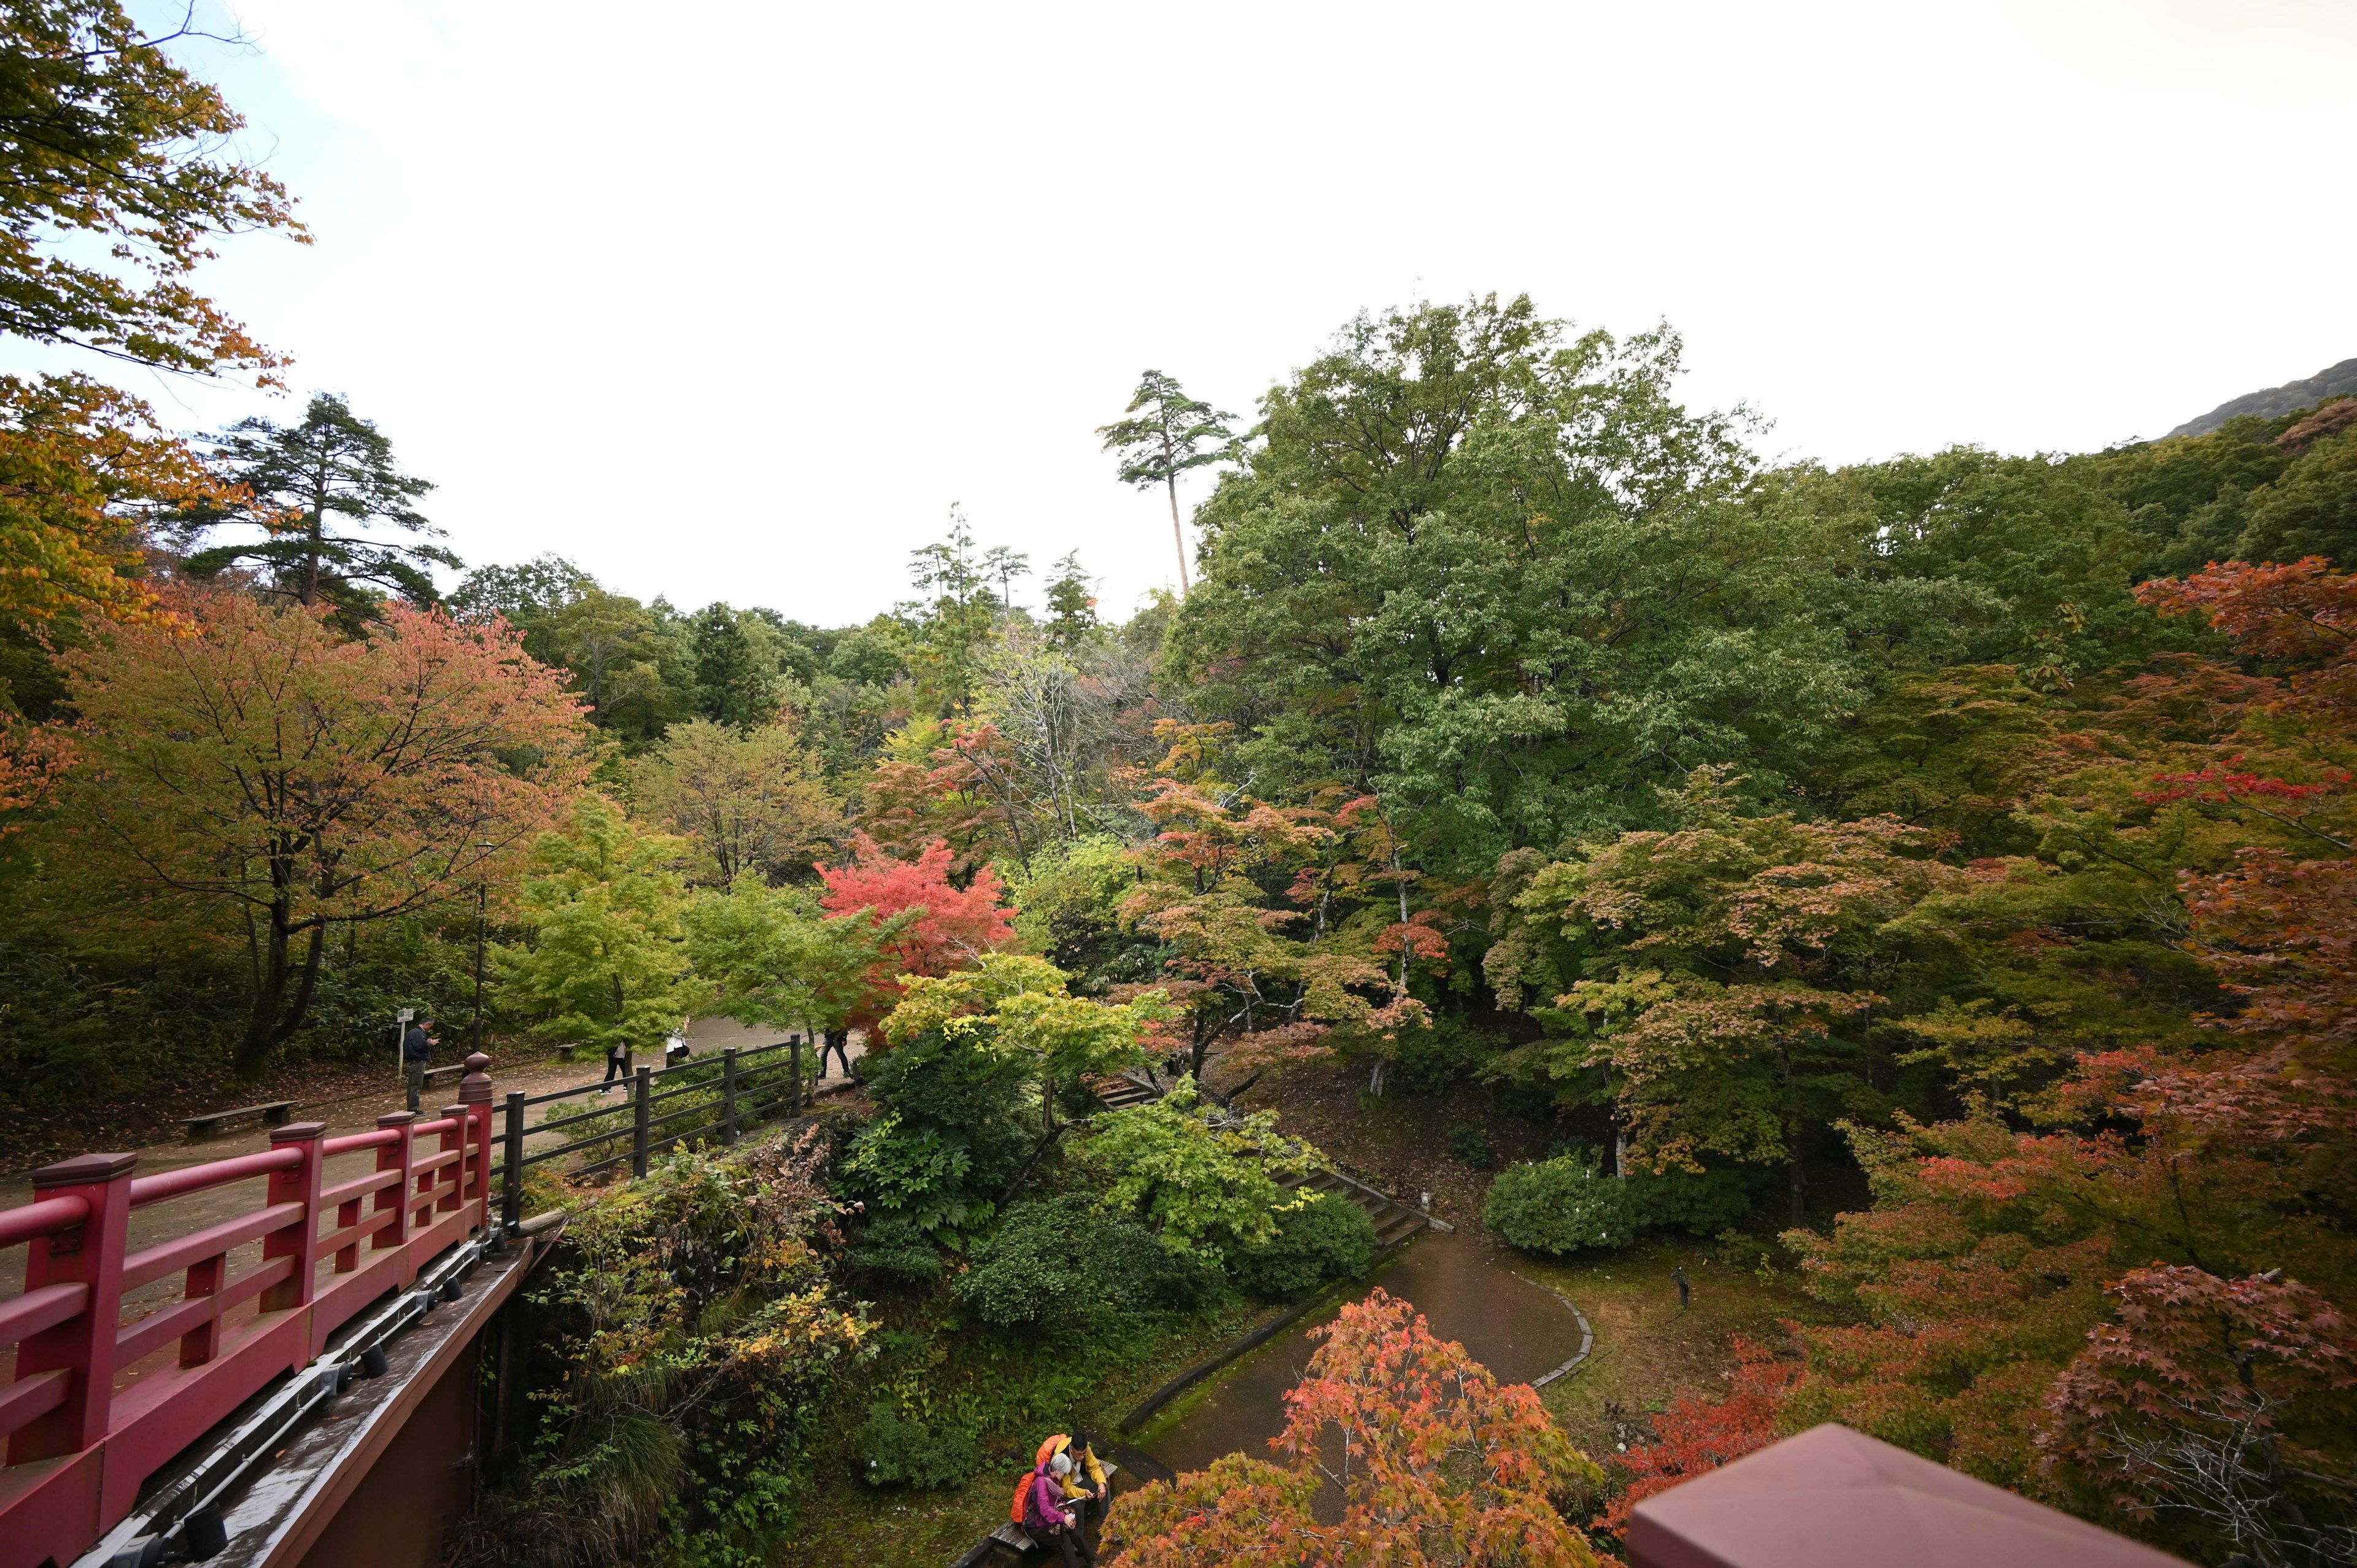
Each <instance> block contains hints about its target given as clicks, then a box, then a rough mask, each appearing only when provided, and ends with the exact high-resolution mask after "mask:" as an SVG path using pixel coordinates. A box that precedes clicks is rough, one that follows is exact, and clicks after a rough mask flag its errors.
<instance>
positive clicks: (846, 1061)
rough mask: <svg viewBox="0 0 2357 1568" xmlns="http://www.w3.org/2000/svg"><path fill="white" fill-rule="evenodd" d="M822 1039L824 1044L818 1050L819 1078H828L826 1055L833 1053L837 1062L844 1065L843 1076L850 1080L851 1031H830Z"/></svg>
mask: <svg viewBox="0 0 2357 1568" xmlns="http://www.w3.org/2000/svg"><path fill="white" fill-rule="evenodd" d="M821 1039H822V1040H823V1042H824V1043H823V1044H822V1045H821V1046H820V1047H819V1048H818V1075H819V1077H821V1078H824V1077H825V1076H826V1053H827V1052H829V1051H833V1052H834V1058H835V1060H837V1061H839V1062H841V1063H842V1064H843V1076H844V1077H845V1078H849V1077H850V1076H851V1031H850V1030H848V1029H829V1030H828V1031H827V1032H826V1033H825V1034H824V1035H823V1036H821Z"/></svg>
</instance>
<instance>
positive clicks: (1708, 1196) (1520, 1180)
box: [1481, 1155, 1751, 1253]
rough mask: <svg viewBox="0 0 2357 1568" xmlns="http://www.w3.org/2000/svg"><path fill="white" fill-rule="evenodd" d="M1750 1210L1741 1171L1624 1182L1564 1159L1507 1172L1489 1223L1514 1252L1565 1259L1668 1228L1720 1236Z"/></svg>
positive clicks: (1494, 1186)
mask: <svg viewBox="0 0 2357 1568" xmlns="http://www.w3.org/2000/svg"><path fill="white" fill-rule="evenodd" d="M1750 1211H1751V1197H1750V1193H1749V1187H1748V1185H1747V1184H1746V1183H1745V1181H1744V1179H1743V1176H1742V1175H1741V1174H1740V1173H1739V1172H1736V1171H1731V1170H1706V1171H1703V1172H1701V1173H1699V1174H1696V1173H1695V1172H1692V1171H1664V1172H1662V1173H1661V1174H1659V1175H1655V1174H1653V1173H1652V1172H1648V1171H1632V1172H1631V1173H1630V1176H1629V1178H1628V1179H1627V1180H1626V1181H1622V1180H1620V1179H1618V1178H1616V1177H1613V1176H1602V1175H1599V1174H1598V1170H1597V1165H1596V1162H1595V1161H1594V1160H1592V1159H1587V1158H1582V1157H1580V1156H1579V1155H1557V1156H1556V1157H1555V1158H1554V1159H1551V1160H1545V1161H1542V1162H1539V1163H1537V1164H1534V1165H1515V1166H1513V1167H1512V1168H1511V1169H1509V1170H1507V1171H1505V1172H1504V1173H1502V1174H1501V1176H1499V1177H1498V1179H1497V1180H1496V1181H1494V1182H1492V1183H1491V1186H1490V1196H1489V1198H1488V1200H1487V1201H1485V1202H1484V1203H1483V1204H1482V1206H1481V1221H1482V1223H1483V1224H1485V1225H1487V1226H1489V1227H1490V1229H1491V1230H1494V1231H1496V1232H1497V1233H1498V1236H1499V1238H1500V1239H1501V1240H1504V1241H1505V1242H1506V1243H1507V1245H1509V1246H1512V1247H1520V1248H1521V1249H1523V1251H1527V1252H1558V1253H1560V1252H1576V1251H1582V1250H1584V1249H1587V1248H1602V1249H1608V1250H1609V1249H1610V1248H1614V1247H1625V1246H1627V1245H1628V1244H1629V1243H1630V1242H1631V1241H1633V1240H1636V1239H1637V1238H1638V1237H1639V1236H1641V1235H1648V1234H1651V1233H1652V1232H1655V1231H1661V1230H1684V1231H1687V1232H1689V1233H1690V1234H1693V1235H1696V1236H1709V1235H1715V1234H1717V1232H1719V1231H1721V1230H1726V1229H1727V1227H1729V1226H1731V1225H1734V1224H1736V1223H1738V1221H1740V1220H1741V1219H1743V1218H1744V1217H1745V1216H1746V1215H1748V1214H1749V1213H1750Z"/></svg>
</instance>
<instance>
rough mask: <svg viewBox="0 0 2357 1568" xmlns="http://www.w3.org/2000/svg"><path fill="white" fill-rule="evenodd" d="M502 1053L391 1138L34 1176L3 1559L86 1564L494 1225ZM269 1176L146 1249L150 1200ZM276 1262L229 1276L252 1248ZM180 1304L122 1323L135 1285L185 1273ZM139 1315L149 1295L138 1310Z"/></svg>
mask: <svg viewBox="0 0 2357 1568" xmlns="http://www.w3.org/2000/svg"><path fill="white" fill-rule="evenodd" d="M489 1067H490V1058H488V1057H483V1056H472V1057H469V1058H467V1076H466V1079H464V1080H463V1082H462V1083H461V1084H460V1086H459V1090H458V1099H459V1103H458V1104H457V1105H454V1106H452V1107H450V1108H449V1109H448V1110H447V1111H446V1112H443V1114H442V1115H441V1116H440V1117H438V1118H436V1119H434V1120H430V1121H421V1120H419V1118H418V1117H417V1115H416V1113H414V1112H405V1111H404V1112H393V1113H392V1114H390V1115H386V1116H381V1117H379V1118H378V1119H377V1130H376V1131H374V1132H372V1133H351V1134H348V1135H346V1136H343V1137H337V1138H330V1137H328V1136H327V1135H326V1133H327V1131H328V1129H327V1125H326V1123H324V1122H296V1123H294V1124H292V1125H289V1126H285V1127H279V1128H275V1129H274V1130H273V1131H272V1133H271V1134H270V1144H271V1146H270V1147H269V1148H268V1149H267V1150H265V1151H264V1152H263V1153H260V1154H253V1155H238V1156H236V1157H235V1158H233V1159H226V1160H214V1161H211V1162H209V1163H207V1164H204V1165H189V1166H187V1167H186V1168H183V1169H180V1170H173V1171H165V1172H161V1173H158V1174H156V1175H154V1176H140V1175H137V1174H136V1171H137V1166H138V1163H139V1156H137V1155H81V1156H80V1157H78V1158H75V1159H70V1160H64V1161H60V1162H59V1163H58V1164H56V1165H48V1166H44V1167H43V1168H42V1169H40V1170H38V1171H37V1172H35V1173H34V1175H33V1186H34V1188H35V1191H36V1193H37V1194H38V1196H37V1197H35V1199H34V1201H32V1202H30V1203H27V1204H24V1205H21V1206H19V1207H17V1208H10V1209H0V1249H5V1248H11V1247H18V1246H22V1247H25V1248H27V1255H26V1259H25V1283H24V1288H23V1290H22V1291H21V1292H19V1293H18V1294H16V1296H15V1297H14V1298H13V1299H10V1300H6V1301H5V1302H0V1352H5V1350H6V1349H7V1348H11V1347H13V1348H14V1349H15V1352H16V1355H15V1365H14V1367H13V1369H9V1370H8V1371H7V1372H6V1373H5V1380H0V1439H5V1442H6V1444H7V1454H6V1463H5V1466H0V1568H35V1565H36V1564H38V1563H42V1562H43V1561H45V1560H48V1559H52V1558H54V1559H55V1560H56V1561H57V1562H59V1563H70V1562H71V1561H72V1560H73V1559H74V1558H75V1557H76V1556H78V1555H80V1554H81V1552H84V1551H86V1550H87V1549H88V1548H89V1547H90V1546H91V1545H92V1544H93V1543H95V1542H96V1541H97V1540H98V1538H99V1537H100V1536H101V1535H102V1534H104V1533H105V1532H106V1531H107V1530H110V1529H112V1528H113V1526H114V1525H115V1524H116V1523H118V1522H119V1521H120V1520H122V1519H123V1518H124V1516H125V1515H126V1514H128V1513H129V1512H130V1511H131V1509H132V1508H133V1506H134V1504H135V1501H136V1499H137V1497H138V1493H139V1487H140V1485H141V1484H142V1483H143V1482H145V1480H146V1479H147V1477H149V1476H151V1475H153V1474H154V1473H155V1472H156V1470H158V1469H160V1468H161V1467H163V1466H165V1465H167V1464H168V1463H170V1462H171V1460H172V1459H173V1457H174V1456H175V1455H178V1454H179V1453H180V1451H181V1450H182V1449H184V1448H186V1447H187V1446H188V1444H190V1443H193V1442H194V1441H196V1439H198V1438H199V1437H200V1436H202V1435H203V1434H205V1433H206V1432H207V1431H209V1430H210V1428H211V1427H213V1426H214V1425H215V1424H216V1423H219V1422H220V1421H221V1419H222V1418H223V1417H224V1416H227V1415H228V1414H230V1413H231V1412H232V1411H234V1410H236V1409H237V1408H238V1406H240V1405H241V1404H243V1403H244V1402H246V1401H247V1400H248V1399H250V1398H252V1397H253V1395H254V1394H255V1393H258V1392H259V1391H262V1389H263V1388H264V1387H265V1386H266V1385H267V1384H268V1383H270V1381H271V1380H273V1379H274V1378H276V1377H277V1376H278V1375H279V1374H280V1373H282V1372H289V1371H299V1370H301V1369H303V1368H304V1367H306V1366H307V1365H309V1364H310V1363H311V1362H312V1361H313V1360H314V1359H317V1357H318V1356H319V1354H320V1353H321V1352H322V1351H323V1350H325V1349H326V1348H327V1347H328V1338H329V1337H330V1336H332V1335H333V1334H334V1333H335V1332H336V1330H337V1329H339V1328H340V1327H342V1326H344V1325H345V1324H346V1323H349V1322H350V1320H351V1319H352V1318H353V1317H355V1316H358V1315H359V1314H360V1313H361V1312H362V1311H363V1310H364V1309H366V1308H367V1307H368V1306H369V1305H371V1303H373V1302H375V1301H376V1300H377V1299H378V1298H379V1297H381V1296H382V1295H383V1294H385V1293H386V1292H387V1291H392V1290H398V1289H401V1288H404V1287H405V1286H407V1285H409V1284H411V1283H414V1282H415V1280H416V1278H417V1274H418V1271H419V1269H420V1268H421V1267H423V1266H424V1265H425V1264H426V1263H428V1262H431V1261H432V1260H433V1259H434V1258H435V1257H436V1255H437V1254H439V1253H440V1252H442V1251H445V1250H446V1249H447V1248H449V1247H451V1246H453V1245H455V1244H457V1243H458V1242H461V1241H464V1240H467V1238H468V1236H469V1235H470V1234H471V1233H472V1232H474V1231H475V1230H479V1229H481V1228H482V1227H484V1226H486V1225H487V1224H488V1223H489V1222H490V1208H489V1203H488V1199H489V1197H490V1170H491V1139H492V1128H491V1080H490V1076H489V1074H488V1073H487V1072H486V1070H485V1069H488V1068H489ZM367 1149H373V1150H375V1151H376V1168H375V1169H374V1170H373V1171H370V1172H367V1173H365V1174H363V1175H361V1176H355V1177H352V1178H350V1179H348V1180H341V1181H339V1182H337V1183H336V1184H335V1185H334V1186H332V1187H331V1186H328V1185H327V1182H326V1171H327V1164H328V1160H329V1159H331V1158H332V1157H334V1156H336V1155H344V1154H350V1153H354V1152H356V1151H360V1150H367ZM257 1176H267V1177H268V1178H269V1180H268V1187H267V1189H266V1191H265V1192H264V1196H263V1202H262V1207H260V1208H256V1209H253V1211H251V1212H249V1213H245V1214H241V1215H237V1216H235V1217H233V1218H231V1219H224V1220H220V1221H218V1222H216V1223H213V1224H210V1225H207V1226H205V1227H203V1228H202V1229H200V1230H193V1231H190V1232H189V1233H188V1234H186V1235H182V1236H178V1237H177V1238H175V1239H173V1240H165V1241H159V1242H156V1243H154V1244H152V1245H148V1246H145V1247H142V1248H140V1249H139V1250H138V1251H131V1250H130V1247H129V1243H128V1237H129V1234H130V1219H131V1215H132V1213H133V1211H134V1210H136V1209H141V1208H146V1207H148V1206H149V1205H151V1204H159V1203H166V1202H169V1201H170V1200H172V1199H174V1198H178V1197H188V1196H189V1195H191V1194H195V1193H201V1192H207V1191H210V1190H212V1189H214V1188H218V1187H226V1186H230V1185H232V1184H234V1183H238V1182H243V1181H251V1180H253V1178H255V1177H257ZM255 1241H259V1242H261V1244H262V1245H261V1255H260V1257H259V1258H258V1259H251V1260H247V1261H245V1262H242V1266H240V1267H238V1268H236V1269H232V1268H231V1255H232V1254H233V1253H235V1252H236V1251H238V1249H240V1248H244V1247H249V1245H250V1244H251V1243H253V1242H255ZM176 1274H177V1275H178V1276H180V1278H181V1281H182V1283H181V1288H180V1293H179V1299H178V1301H177V1302H174V1303H171V1304H170V1305H164V1306H161V1307H159V1308H158V1309H156V1310H155V1311H153V1312H149V1313H147V1314H146V1315H145V1316H137V1317H135V1319H134V1320H133V1321H131V1322H128V1323H126V1322H124V1296H125V1294H127V1293H131V1292H135V1291H138V1290H140V1289H141V1288H142V1287H145V1286H148V1285H153V1284H156V1283H159V1282H161V1281H164V1280H167V1279H169V1278H171V1277H172V1276H174V1275H176ZM134 1310H135V1311H136V1310H137V1309H136V1307H134Z"/></svg>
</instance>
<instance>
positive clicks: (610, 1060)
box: [597, 1040, 630, 1094]
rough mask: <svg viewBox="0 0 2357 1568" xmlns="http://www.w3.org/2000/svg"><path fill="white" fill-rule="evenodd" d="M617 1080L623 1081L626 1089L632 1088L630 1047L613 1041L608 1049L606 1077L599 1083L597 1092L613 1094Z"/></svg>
mask: <svg viewBox="0 0 2357 1568" xmlns="http://www.w3.org/2000/svg"><path fill="white" fill-rule="evenodd" d="M615 1079H621V1080H622V1087H623V1088H624V1089H628V1088H630V1046H629V1045H628V1044H627V1043H625V1042H624V1041H621V1040H614V1041H611V1042H609V1043H608V1045H607V1047H606V1076H605V1077H604V1078H603V1079H600V1080H599V1081H598V1084H597V1092H598V1093H600V1094H607V1093H610V1092H612V1090H613V1088H614V1080H615Z"/></svg>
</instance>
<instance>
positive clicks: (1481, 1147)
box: [1448, 1126, 1498, 1171]
mask: <svg viewBox="0 0 2357 1568" xmlns="http://www.w3.org/2000/svg"><path fill="white" fill-rule="evenodd" d="M1448 1152H1449V1153H1450V1154H1451V1155H1455V1156H1456V1157H1457V1158H1458V1159H1460V1160H1462V1161H1464V1162H1465V1163H1466V1164H1467V1165H1471V1166H1472V1167H1473V1168H1474V1169H1475V1170H1477V1171H1486V1170H1488V1169H1489V1168H1490V1167H1491V1165H1496V1164H1497V1163H1498V1152H1497V1151H1496V1150H1495V1149H1493V1148H1491V1146H1490V1134H1489V1133H1484V1132H1483V1131H1481V1129H1480V1128H1479V1127H1468V1126H1457V1127H1451V1128H1450V1129H1449V1130H1448Z"/></svg>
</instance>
